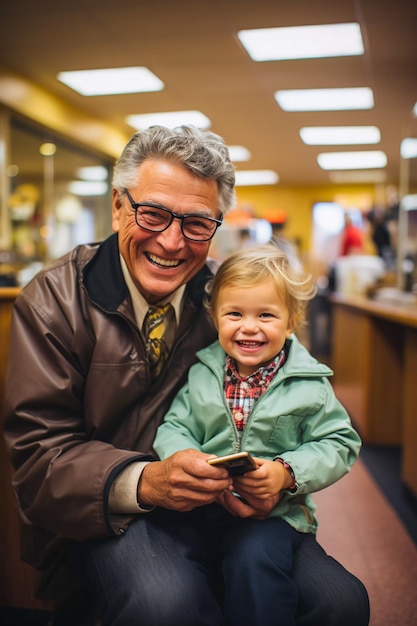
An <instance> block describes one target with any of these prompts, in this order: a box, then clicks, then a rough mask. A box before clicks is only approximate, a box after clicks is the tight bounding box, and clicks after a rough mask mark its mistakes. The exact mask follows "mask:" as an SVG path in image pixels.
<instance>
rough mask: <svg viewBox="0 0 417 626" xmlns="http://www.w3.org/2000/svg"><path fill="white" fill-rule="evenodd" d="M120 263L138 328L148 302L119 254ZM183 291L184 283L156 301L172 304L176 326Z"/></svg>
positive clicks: (161, 303)
mask: <svg viewBox="0 0 417 626" xmlns="http://www.w3.org/2000/svg"><path fill="white" fill-rule="evenodd" d="M120 263H121V266H122V272H123V277H124V279H125V281H126V285H127V288H128V290H129V294H130V298H131V300H132V305H133V310H134V313H135V318H136V323H137V325H138V327H139V328H142V326H143V320H144V319H145V315H146V313H147V312H148V309H149V302H147V301H146V300H145V298H144V297H143V296H142V294H141V293H140V291H139V289H138V288H137V287H136V285H135V283H134V282H133V279H132V277H131V275H130V272H129V270H128V269H127V265H126V261H125V260H124V258H123V257H122V255H120ZM184 292H185V285H181V287H179V288H178V289H177V290H176V291H174V293H171V294H170V295H169V296H167V297H166V298H163V299H162V300H161V301H160V302H158V304H160V305H163V304H167V303H168V302H170V304H171V305H172V307H173V309H174V311H175V320H176V323H177V326H178V324H179V321H180V317H181V310H182V305H183V301H184ZM174 335H175V333H172V336H174ZM170 347H171V346H170Z"/></svg>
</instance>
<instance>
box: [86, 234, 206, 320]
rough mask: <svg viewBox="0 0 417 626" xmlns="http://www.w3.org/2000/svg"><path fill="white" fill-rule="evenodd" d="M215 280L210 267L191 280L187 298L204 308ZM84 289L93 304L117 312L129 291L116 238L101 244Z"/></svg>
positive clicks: (113, 237)
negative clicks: (205, 299)
mask: <svg viewBox="0 0 417 626" xmlns="http://www.w3.org/2000/svg"><path fill="white" fill-rule="evenodd" d="M212 277H213V274H212V272H211V271H210V269H209V267H208V266H207V265H204V267H202V269H201V270H200V271H199V272H198V273H197V274H196V275H195V276H194V277H193V278H192V279H191V280H190V282H189V283H188V285H187V289H186V295H187V296H189V297H190V298H191V299H192V301H193V302H194V304H196V305H197V306H198V307H201V306H202V304H203V299H204V295H205V286H206V284H207V281H208V280H210V279H211V278H212ZM83 278H84V285H85V288H86V290H87V293H88V295H89V297H90V298H91V300H93V302H95V303H96V304H98V305H99V306H100V307H102V308H103V309H105V310H107V311H117V310H118V308H119V307H120V305H121V304H122V303H123V302H124V301H125V300H126V299H127V297H128V295H129V291H128V288H127V285H126V282H125V279H124V277H123V272H122V267H121V265H120V258H119V246H118V239H117V234H113V235H111V236H110V237H109V238H108V239H106V240H105V241H104V242H103V243H102V244H100V246H99V248H98V250H97V252H96V254H95V255H94V257H93V258H92V259H91V261H89V262H88V263H87V265H86V266H85V267H84V269H83Z"/></svg>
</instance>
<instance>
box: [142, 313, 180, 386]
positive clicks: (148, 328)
mask: <svg viewBox="0 0 417 626" xmlns="http://www.w3.org/2000/svg"><path fill="white" fill-rule="evenodd" d="M173 314H174V309H173V308H172V306H171V304H169V303H168V304H165V306H150V307H149V309H148V312H147V314H146V317H145V320H144V322H143V333H144V335H145V339H146V356H147V359H148V363H149V367H150V369H151V373H152V375H153V376H154V377H156V376H158V374H159V373H160V371H161V369H162V367H163V365H164V363H165V361H166V360H167V358H168V354H169V346H168V344H167V341H166V340H167V331H168V330H169V329H168V328H167V326H168V324H167V322H168V315H171V316H172V315H173ZM171 319H172V318H171ZM174 319H175V318H174Z"/></svg>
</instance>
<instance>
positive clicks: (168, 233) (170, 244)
mask: <svg viewBox="0 0 417 626" xmlns="http://www.w3.org/2000/svg"><path fill="white" fill-rule="evenodd" d="M158 239H159V241H160V242H161V244H162V245H163V246H164V248H166V249H171V250H177V249H178V248H182V247H183V246H184V243H185V239H184V235H183V234H182V230H181V221H180V220H177V219H173V220H172V222H171V224H170V225H169V226H168V228H166V229H165V230H163V231H162V232H160V233H158Z"/></svg>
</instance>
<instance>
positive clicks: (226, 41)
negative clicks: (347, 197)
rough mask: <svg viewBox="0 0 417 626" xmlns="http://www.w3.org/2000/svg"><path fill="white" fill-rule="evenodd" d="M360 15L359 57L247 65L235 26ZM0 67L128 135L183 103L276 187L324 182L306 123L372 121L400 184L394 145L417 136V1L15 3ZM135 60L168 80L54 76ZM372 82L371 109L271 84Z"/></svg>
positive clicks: (1, 41) (4, 11) (1, 17)
mask: <svg viewBox="0 0 417 626" xmlns="http://www.w3.org/2000/svg"><path fill="white" fill-rule="evenodd" d="M343 22H358V23H359V24H360V26H361V31H362V37H363V40H364V44H365V54H364V55H363V56H357V57H345V58H338V59H337V58H329V59H313V60H295V61H279V62H277V61H276V62H263V63H255V62H253V61H252V60H250V58H249V56H248V55H247V53H246V52H245V50H244V49H243V47H242V46H241V44H240V43H239V40H238V38H237V32H238V31H239V30H241V29H248V28H259V27H276V26H297V25H306V24H321V23H323V24H325V23H343ZM0 25H1V37H0V66H3V67H4V68H7V69H8V70H11V71H14V72H16V73H18V74H20V75H21V76H23V77H26V78H27V79H29V80H31V81H33V82H35V83H36V84H37V85H39V86H41V87H43V88H45V89H46V90H48V91H49V92H50V93H52V94H55V95H56V96H58V97H59V98H61V99H63V100H65V101H66V102H68V103H70V104H71V105H73V106H75V107H77V108H78V109H82V110H84V111H85V112H87V113H89V114H90V115H93V116H95V117H97V118H101V119H104V120H107V121H108V122H110V123H111V124H112V125H114V126H116V127H118V128H119V129H121V130H122V131H123V133H125V134H126V137H129V136H130V135H131V134H132V133H133V132H134V129H133V128H131V127H129V126H127V125H126V122H125V117H126V116H127V115H130V114H135V113H149V112H152V111H159V112H162V111H169V110H192V109H196V110H199V111H201V112H202V113H204V114H205V115H206V116H207V117H209V118H210V119H211V121H212V127H211V130H213V131H214V132H216V133H218V134H220V135H221V136H222V137H223V138H224V140H225V141H226V143H227V144H228V145H236V144H238V145H243V146H245V147H246V148H247V149H248V150H249V151H250V152H251V155H252V158H251V160H250V161H249V162H247V163H244V164H238V168H239V169H273V170H275V171H276V172H277V173H278V175H279V179H280V182H279V184H280V185H283V186H287V185H289V186H293V185H297V186H298V185H312V184H328V183H329V180H330V178H329V173H328V172H326V171H324V170H322V169H321V168H320V167H319V166H318V164H317V159H316V157H317V154H318V153H320V152H332V151H334V148H333V147H330V146H326V147H323V146H307V145H305V144H304V143H303V142H302V141H301V139H300V136H299V129H300V128H301V127H303V126H323V125H355V126H357V125H365V124H366V125H368V124H371V125H376V126H378V127H379V128H380V130H381V135H382V137H381V142H380V144H378V145H376V146H372V147H359V146H350V147H348V148H345V147H343V148H340V149H343V150H345V149H346V150H358V149H378V150H379V149H380V150H383V151H384V152H385V153H386V155H387V157H388V166H387V168H386V175H387V182H388V183H394V184H398V178H399V171H400V142H401V139H402V138H404V137H405V136H414V137H417V122H416V119H415V118H413V116H412V109H413V106H414V104H415V103H416V102H417V2H415V1H412V0H396V1H395V2H388V1H385V0H314V1H312V0H286V1H285V2H284V1H281V0H275V1H272V0H256V1H255V0H211V1H210V2H201V1H200V2H199V1H198V0H175V1H171V0H152V1H150V0H146V1H140V0H118V1H117V2H115V1H114V0H59V1H58V2H57V1H56V0H37V1H36V2H33V0H13V2H2V3H1V6H0ZM132 65H144V66H146V67H148V68H149V69H150V70H151V71H152V72H154V73H155V74H156V75H157V76H158V77H159V78H160V79H161V80H162V81H163V82H164V84H165V89H164V90H163V91H160V92H156V93H143V94H128V95H112V96H95V97H90V98H86V97H83V96H80V95H78V94H77V93H75V92H74V91H72V90H71V89H69V88H68V87H66V86H65V85H63V84H61V83H60V82H59V81H58V80H57V78H56V76H57V74H58V72H59V71H63V70H79V69H91V68H106V67H119V66H132ZM325 87H371V88H372V90H373V92H374V100H375V107H374V108H373V109H372V110H369V111H353V112H331V113H330V112H326V113H318V112H315V113H288V112H284V111H282V110H281V109H280V108H279V107H278V105H277V103H276V102H275V99H274V92H275V91H276V90H278V89H296V88H325Z"/></svg>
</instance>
